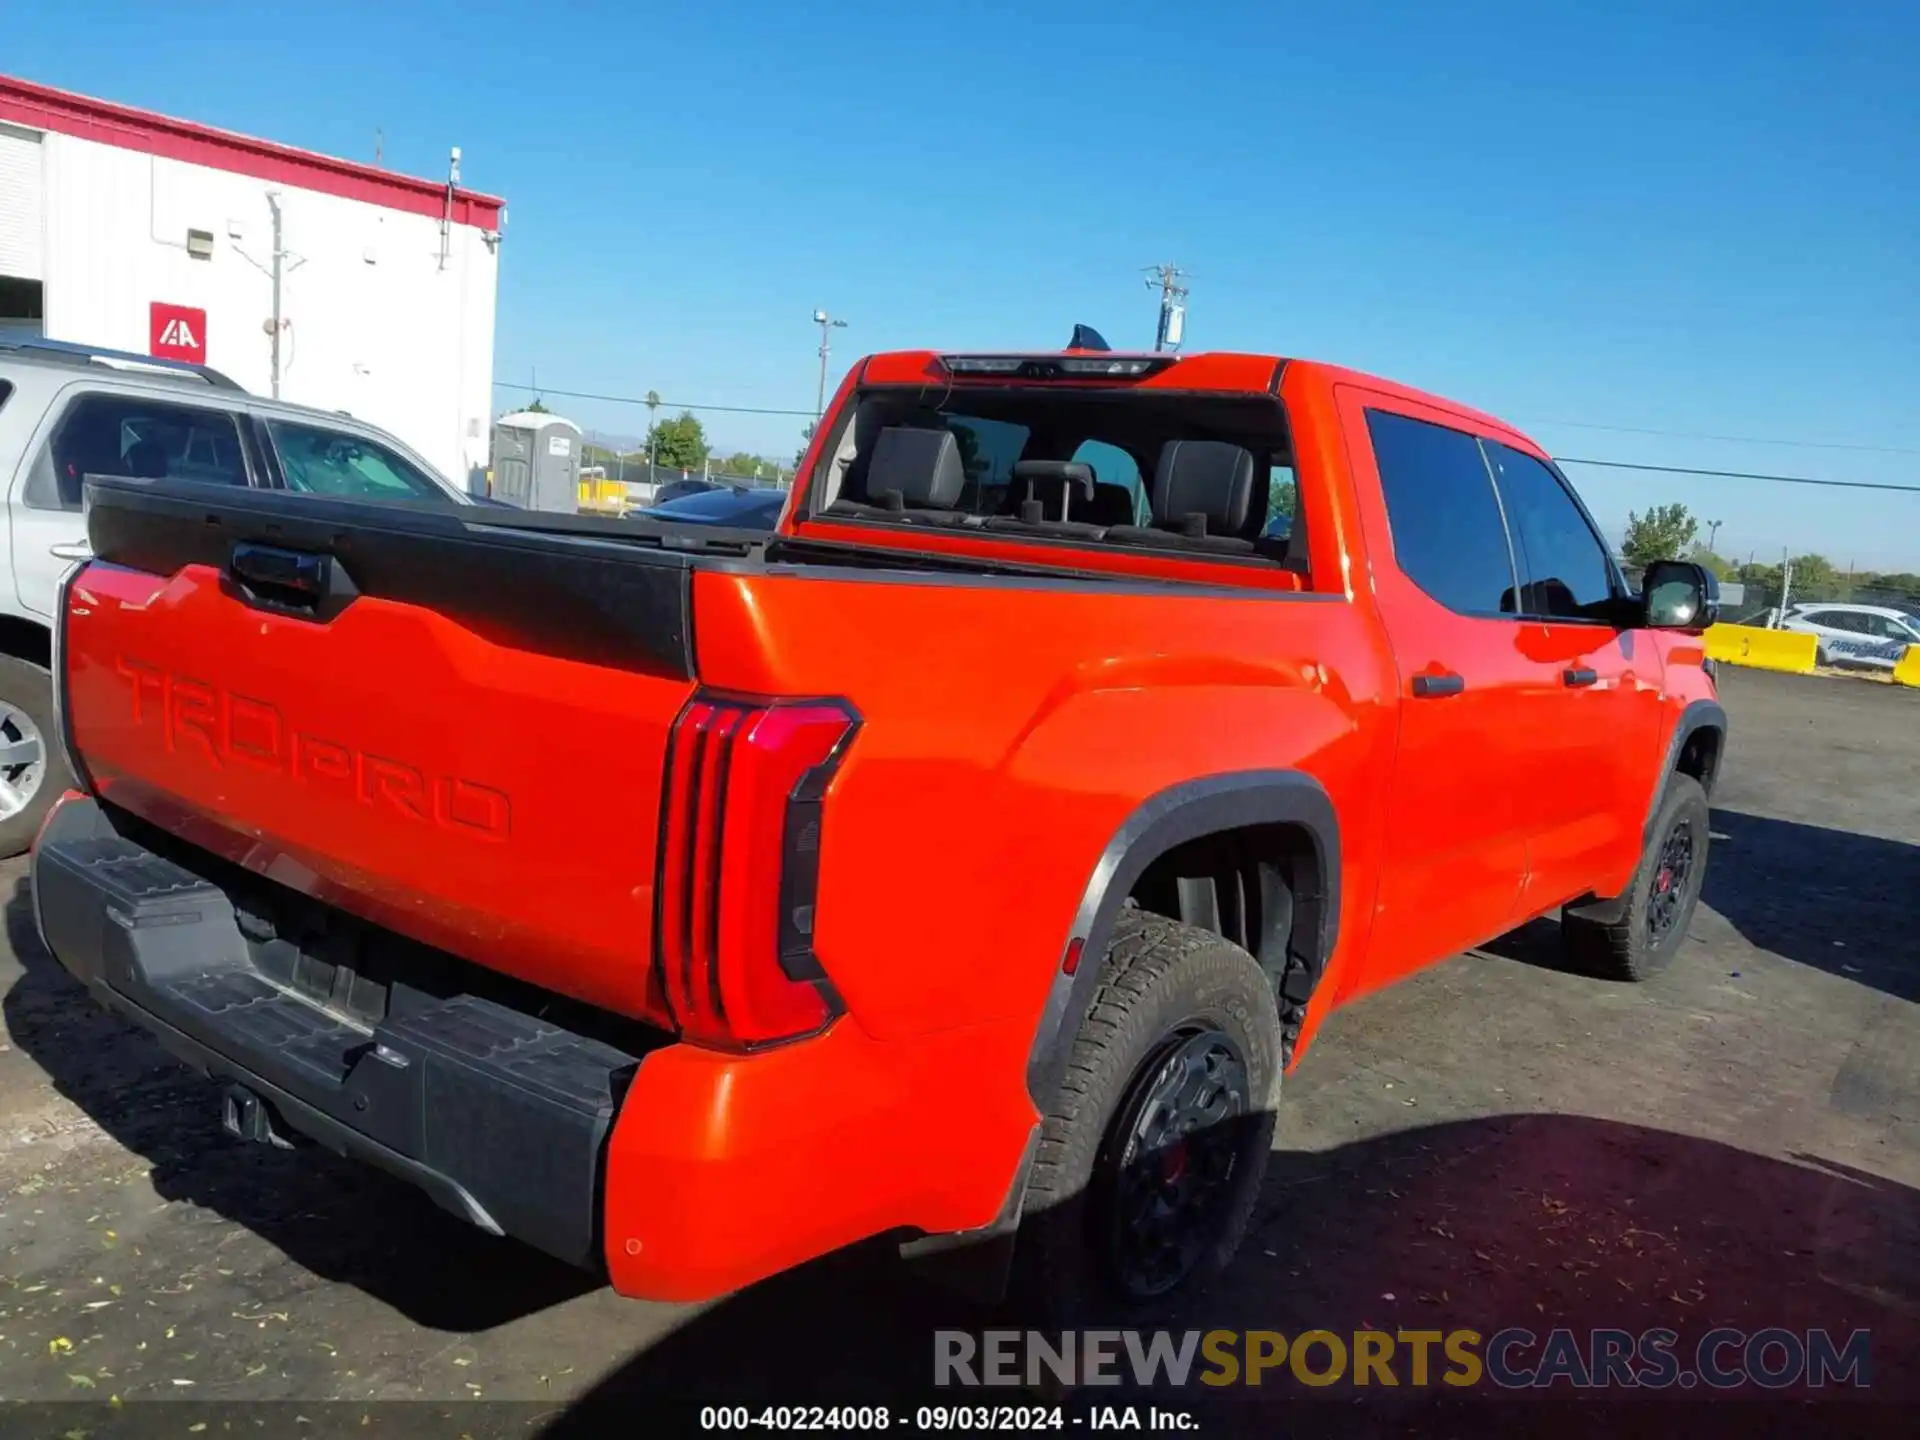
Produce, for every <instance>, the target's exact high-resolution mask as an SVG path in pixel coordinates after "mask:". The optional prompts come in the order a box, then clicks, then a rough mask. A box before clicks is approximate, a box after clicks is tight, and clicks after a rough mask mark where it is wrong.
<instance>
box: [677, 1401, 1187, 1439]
mask: <svg viewBox="0 0 1920 1440" xmlns="http://www.w3.org/2000/svg"><path fill="white" fill-rule="evenodd" d="M1070 1427H1071V1428H1079V1429H1087V1430H1157V1431H1191V1430H1196V1429H1198V1428H1199V1422H1198V1421H1197V1420H1196V1419H1195V1418H1194V1416H1193V1415H1192V1413H1191V1412H1189V1411H1186V1410H1174V1409H1167V1408H1164V1407H1161V1406H1157V1405H1147V1406H1140V1405H1096V1406H1092V1407H1090V1408H1089V1409H1088V1410H1087V1412H1086V1413H1085V1414H1084V1415H1083V1414H1078V1413H1070V1412H1068V1411H1067V1410H1066V1409H1065V1408H1064V1407H1063V1406H1059V1405H920V1406H917V1407H915V1409H914V1410H913V1411H912V1412H911V1413H909V1412H907V1411H905V1410H902V1411H901V1412H900V1413H899V1414H895V1413H894V1411H893V1410H892V1409H891V1408H890V1407H888V1406H885V1405H768V1406H762V1407H760V1408H759V1409H753V1408H751V1407H749V1406H745V1405H708V1406H705V1407H703V1408H702V1409H701V1411H700V1428H701V1429H702V1430H802V1431H805V1430H817V1431H825V1432H829V1433H831V1432H839V1431H848V1430H891V1429H896V1428H897V1429H901V1430H913V1431H920V1432H934V1433H938V1432H943V1431H973V1430H993V1431H1029V1430H1065V1429H1068V1428H1070Z"/></svg>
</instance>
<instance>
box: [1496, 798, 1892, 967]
mask: <svg viewBox="0 0 1920 1440" xmlns="http://www.w3.org/2000/svg"><path fill="white" fill-rule="evenodd" d="M1713 836H1714V839H1713V846H1712V850H1711V852H1710V854H1709V858H1708V863H1707V879H1706V889H1705V891H1704V892H1703V894H1702V896H1701V899H1702V900H1703V901H1704V902H1705V903H1706V905H1707V906H1708V907H1709V908H1711V909H1712V910H1713V911H1714V912H1715V913H1717V914H1718V915H1720V916H1721V917H1722V918H1724V919H1725V920H1726V921H1727V923H1728V924H1730V925H1732V926H1733V928H1734V929H1735V930H1736V931H1737V932H1739V934H1740V936H1741V938H1742V939H1744V940H1745V941H1746V942H1747V943H1748V944H1750V945H1752V946H1753V947H1754V948H1755V949H1758V950H1765V951H1767V952H1768V953H1770V954H1773V955H1778V956H1780V957H1781V958H1782V959H1785V960H1791V961H1793V962H1795V963H1796V964H1800V965H1806V966H1810V967H1812V968H1813V969H1816V970H1824V971H1826V972H1827V973H1828V974H1831V975H1839V976H1843V977H1845V978H1846V979H1849V980H1853V981H1856V982H1858V983H1859V984H1862V985H1867V986H1871V987H1872V988H1873V989H1876V990H1881V991H1884V992H1885V993H1887V994H1889V995H1893V996H1896V997H1898V998H1900V999H1902V1000H1920V927H1916V926H1915V925H1914V924H1913V923H1912V917H1913V914H1914V906H1915V904H1916V897H1920V845H1909V844H1906V843H1905V842H1903V841H1899V840H1883V839H1881V838H1880V837H1878V836H1874V835H1860V834H1856V833H1855V832H1853V831H1851V830H1829V829H1826V828H1824V827H1822V826H1819V825H1804V824H1801V823H1800V822H1798V821H1794V820H1773V819H1769V818H1767V817H1765V816H1760V815H1748V814H1745V813H1743V812H1741V811H1738V810H1715V811H1714V812H1713ZM1696 923H1697V921H1696ZM1479 948H1480V949H1481V950H1482V951H1484V952H1485V953H1486V954H1489V955H1497V956H1499V957H1501V958H1502V959H1507V960H1518V961H1520V962H1522V963H1523V964H1528V965H1536V966H1539V967H1540V968H1542V969H1547V970H1570V969H1571V968H1572V967H1571V966H1570V965H1569V963H1568V962H1567V960H1566V957H1565V953H1564V951H1563V949H1562V946H1561V942H1560V924H1559V921H1558V920H1557V919H1544V920H1535V921H1532V922H1530V923H1528V924H1526V925H1523V926H1521V927H1520V928H1519V929H1518V930H1514V931H1511V932H1510V933H1508V934H1506V935H1502V936H1501V937H1500V938H1499V939H1497V940H1494V941H1491V942H1489V943H1488V944H1486V945H1483V946H1481V947H1479Z"/></svg>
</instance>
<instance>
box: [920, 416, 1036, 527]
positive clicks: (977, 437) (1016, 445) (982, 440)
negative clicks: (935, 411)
mask: <svg viewBox="0 0 1920 1440" xmlns="http://www.w3.org/2000/svg"><path fill="white" fill-rule="evenodd" d="M940 418H941V421H942V423H944V424H945V425H946V427H947V429H949V430H951V431H952V432H953V439H954V443H955V444H956V445H958V446H959V447H960V463H961V465H962V466H963V467H964V468H965V469H966V472H967V484H966V489H965V491H964V492H963V493H962V498H961V502H960V508H961V509H963V510H975V511H979V512H983V513H986V514H992V513H994V511H995V510H997V509H998V508H999V504H1000V501H1001V500H1002V499H1003V498H1004V497H1005V495H1006V493H1007V486H1008V485H1010V484H1011V483H1012V482H1013V467H1014V465H1015V464H1016V463H1017V462H1018V461H1019V459H1020V452H1021V451H1022V450H1025V449H1026V448H1027V437H1028V436H1029V435H1030V434H1031V433H1032V432H1031V431H1029V430H1028V429H1027V427H1026V426H1024V425H1016V424H1014V423H1013V422H1012V421H1010V420H988V419H985V418H982V417H980V416H974V415H943V416H941V417H940Z"/></svg>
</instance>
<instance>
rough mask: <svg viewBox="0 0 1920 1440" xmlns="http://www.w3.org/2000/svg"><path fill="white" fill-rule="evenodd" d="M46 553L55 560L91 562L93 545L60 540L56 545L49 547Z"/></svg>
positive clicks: (86, 542) (84, 542)
mask: <svg viewBox="0 0 1920 1440" xmlns="http://www.w3.org/2000/svg"><path fill="white" fill-rule="evenodd" d="M47 553H48V554H49V555H51V556H53V558H54V559H56V560H91V559H92V558H93V545H92V544H91V543H90V542H88V541H86V540H62V541H61V542H60V543H59V544H58V545H49V546H48V547H47Z"/></svg>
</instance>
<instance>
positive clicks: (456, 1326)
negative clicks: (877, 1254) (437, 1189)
mask: <svg viewBox="0 0 1920 1440" xmlns="http://www.w3.org/2000/svg"><path fill="white" fill-rule="evenodd" d="M6 926H7V937H8V939H9V941H10V942H11V944H12V946H13V951H14V954H15V955H16V956H18V957H19V960H20V965H21V969H22V975H21V978H20V979H19V980H18V981H16V982H15V984H14V986H13V988H12V989H11V990H10V991H8V993H7V995H6V997H5V999H4V1001H0V1014H3V1015H4V1017H5V1021H6V1028H7V1032H8V1034H9V1035H10V1036H11V1038H12V1041H13V1043H14V1044H15V1045H17V1046H18V1047H19V1048H20V1049H21V1050H22V1051H23V1052H24V1053H26V1054H27V1055H29V1056H30V1057H32V1059H33V1060H34V1061H35V1062H37V1063H38V1064H39V1066H40V1067H41V1069H42V1070H44V1071H45V1072H46V1073H47V1075H48V1077H49V1078H50V1079H51V1080H52V1081H53V1084H54V1087H55V1088H56V1089H57V1090H58V1091H59V1092H60V1094H62V1095H63V1096H65V1097H66V1098H67V1099H68V1100H70V1101H72V1102H73V1103H74V1104H76V1105H78V1106H79V1107H80V1108H81V1109H82V1110H84V1111H85V1112H86V1113H87V1115H88V1117H89V1118H91V1119H92V1120H93V1121H94V1122H95V1123H96V1124H98V1125H99V1126H100V1127H101V1128H102V1129H103V1130H105V1131H106V1132H107V1133H108V1134H109V1135H111V1136H112V1137H113V1138H114V1139H115V1140H116V1141H118V1142H119V1143H120V1144H121V1145H123V1146H125V1147H126V1148H127V1149H128V1150H130V1151H132V1152H133V1153H134V1154H137V1155H139V1156H141V1157H142V1158H143V1159H144V1160H146V1161H147V1162H148V1164H150V1165H151V1166H152V1167H153V1169H152V1182H153V1187H154V1189H155V1191H156V1192H158V1193H159V1195H160V1196H161V1197H162V1198H164V1199H167V1200H184V1201H188V1202H191V1203H192V1204H194V1205H198V1206H201V1207H202V1208H205V1209H208V1210H212V1211H214V1212H216V1213H218V1214H220V1215H223V1216H225V1217H226V1218H227V1219H229V1220H232V1221H235V1222H236V1223H238V1224H240V1225H243V1226H245V1227H246V1228H247V1229H249V1230H251V1231H253V1232H254V1233H255V1234H257V1235H259V1236H261V1237H262V1238H263V1239H265V1240H267V1241H268V1242H269V1243H270V1244H272V1245H274V1246H276V1247H278V1248H279V1249H280V1250H281V1251H283V1252H284V1253H285V1254H286V1255H287V1256H288V1257H289V1258H291V1259H292V1260H293V1261H294V1262H295V1263H297V1264H299V1265H301V1266H304V1267H305V1268H306V1269H308V1270H311V1271H312V1272H313V1273H315V1274H316V1275H319V1276H321V1277H323V1278H325V1279H327V1280H334V1281H340V1282H344V1283H346V1284H349V1285H353V1286H356V1287H358V1288H359V1289H362V1290H364V1291H366V1292H367V1293H369V1294H371V1295H373V1296H375V1297H376V1298H377V1299H380V1300H382V1301H384V1302H385V1303H387V1304H389V1305H391V1306H392V1307H393V1308H394V1309H396V1310H398V1311H400V1312H401V1313H402V1314H404V1315H406V1316H407V1317H408V1318H409V1319H411V1320H413V1321H414V1322H416V1323H417V1324H420V1325H423V1326H427V1327H429V1328H431V1329H436V1330H450V1331H461V1332H467V1331H479V1330H487V1329H491V1328H493V1327H494V1326H496V1325H501V1324H504V1323H506V1322H507V1321H510V1320H514V1319H518V1318H519V1317H521V1316H523V1315H527V1314H531V1313H533V1312H535V1311H539V1310H543V1309H546V1308H547V1307H549V1306H552V1305H556V1304H559V1303H560V1302H562V1301H564V1300H568V1299H571V1298H573V1297H574V1296H576V1295H580V1294H584V1293H585V1292H587V1291H589V1290H592V1289H595V1288H598V1287H597V1286H596V1284H595V1282H594V1280H593V1278H592V1277H590V1276H588V1275H586V1274H585V1273H583V1272H581V1271H579V1270H576V1269H574V1268H573V1267H572V1266H569V1265H564V1264H562V1263H560V1262H559V1261H557V1260H550V1259H548V1258H547V1257H546V1256H544V1255H541V1254H540V1253H539V1252H537V1251H534V1250H531V1249H528V1248H527V1247H525V1246H523V1245H518V1244H515V1243H513V1242H512V1241H507V1240H500V1239H496V1238H495V1237H493V1236H490V1235H487V1234H485V1233H483V1232H482V1231H480V1230H477V1229H475V1228H474V1227H472V1226H471V1225H468V1224H465V1223H464V1222H462V1221H459V1220H456V1219H454V1218H453V1217H451V1216H449V1215H447V1214H445V1213H444V1212H442V1211H441V1210H439V1209H438V1208H436V1207H435V1206H434V1204H433V1203H432V1202H431V1201H429V1200H428V1199H427V1198H426V1197H425V1196H424V1195H422V1194H421V1193H420V1192H419V1191H417V1190H415V1189H414V1188H413V1187H412V1186H410V1185H405V1184H402V1183H401V1182H399V1181H398V1180H394V1179H391V1178H389V1177H388V1176H386V1175H383V1174H381V1173H380V1172H378V1171H375V1170H372V1169H369V1168H367V1167H366V1166H363V1165H359V1164H354V1163H351V1162H349V1161H347V1160H344V1159H341V1158H339V1157H337V1156H334V1155H331V1154H328V1153H327V1152H326V1151H323V1150H318V1149H303V1150H301V1151H299V1152H296V1153H291V1154H289V1153H287V1152H284V1151H276V1150H272V1149H269V1148H268V1147H266V1146H263V1145H246V1144H241V1143H239V1142H237V1141H235V1140H234V1139H233V1138H232V1137H230V1136H229V1135H227V1134H226V1132H225V1131H223V1130H222V1129H221V1127H220V1103H219V1097H220V1090H219V1088H218V1087H217V1086H216V1085H214V1083H213V1082H212V1081H210V1080H208V1079H207V1078H206V1077H205V1076H203V1075H200V1074H197V1073H195V1072H193V1071H191V1070H189V1069H187V1067H186V1066H184V1065H182V1064H181V1063H180V1062H179V1061H177V1060H175V1059H174V1058H173V1057H172V1056H171V1055H169V1054H167V1052H166V1051H164V1050H163V1049H161V1048H160V1046H159V1045H158V1044H157V1043H156V1042H155V1041H153V1040H152V1039H151V1038H149V1037H148V1036H147V1035H145V1034H143V1033H142V1032H140V1031H138V1030H135V1029H133V1028H132V1027H131V1026H129V1025H126V1024H124V1023H123V1022H122V1021H120V1020H119V1019H117V1018H116V1017H114V1016H113V1015H110V1014H109V1013H107V1012H106V1011H105V1010H103V1009H102V1008H101V1007H100V1006H99V1005H98V1004H96V1003H95V1002H94V1000H93V998H92V997H91V996H90V995H88V993H87V992H86V990H85V988H84V987H82V986H81V985H80V984H79V983H78V982H77V981H75V980H74V979H73V978H72V977H71V976H70V975H68V974H67V972H66V971H65V970H64V969H62V968H61V967H60V965H59V963H58V962H57V961H55V960H54V959H53V957H52V956H51V955H49V954H48V953H47V950H46V947H45V946H44V945H42V944H41V942H40V934H39V931H38V928H37V927H36V926H35V924H34V919H33V903H32V897H31V892H30V890H29V888H28V882H27V881H26V880H25V879H24V878H23V879H21V880H20V881H19V883H18V884H17V886H16V887H15V890H14V893H13V895H12V896H11V897H10V898H9V899H8V901H7V905H6Z"/></svg>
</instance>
